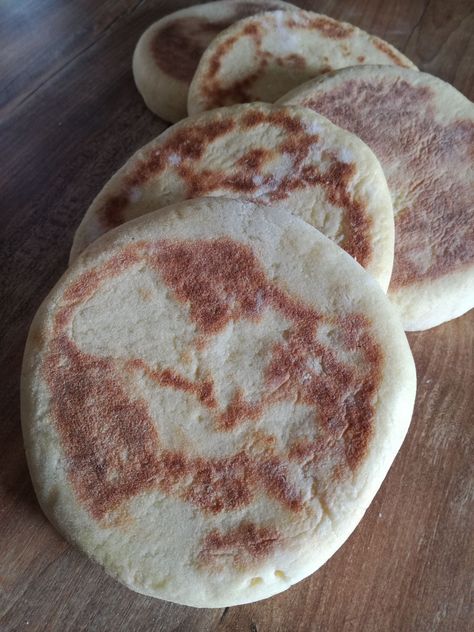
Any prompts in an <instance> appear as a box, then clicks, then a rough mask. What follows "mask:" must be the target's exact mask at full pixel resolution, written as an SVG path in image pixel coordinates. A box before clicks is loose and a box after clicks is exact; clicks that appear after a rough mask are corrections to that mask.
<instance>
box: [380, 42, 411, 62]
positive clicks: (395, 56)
mask: <svg viewBox="0 0 474 632" xmlns="http://www.w3.org/2000/svg"><path fill="white" fill-rule="evenodd" d="M372 43H373V45H374V46H375V47H376V48H378V49H379V51H381V52H382V53H384V55H387V57H388V58H389V59H390V61H391V62H392V63H393V64H395V65H396V66H401V67H402V68H410V67H411V66H410V64H407V62H406V61H405V60H404V59H402V57H401V56H400V55H399V53H398V52H397V51H396V50H394V49H393V48H392V47H391V46H389V44H387V42H384V41H383V40H381V39H379V38H378V37H374V38H373V39H372Z"/></svg>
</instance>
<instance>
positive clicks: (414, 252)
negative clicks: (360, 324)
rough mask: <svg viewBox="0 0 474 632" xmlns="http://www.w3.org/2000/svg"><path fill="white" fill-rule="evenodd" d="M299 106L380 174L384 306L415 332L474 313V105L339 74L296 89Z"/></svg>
mask: <svg viewBox="0 0 474 632" xmlns="http://www.w3.org/2000/svg"><path fill="white" fill-rule="evenodd" d="M282 103H286V104H288V103H290V104H299V105H305V106H307V107H310V108H312V109H314V111H316V112H319V113H321V114H324V115H325V116H327V117H328V118H330V119H331V120H332V121H334V123H336V124H337V125H340V126H341V127H344V128H346V129H348V130H349V131H351V132H354V133H355V134H357V135H358V136H360V138H362V140H364V141H365V142H366V143H367V144H368V145H369V147H371V148H372V149H373V150H374V152H375V154H376V155H377V157H378V158H379V159H380V162H381V164H382V166H383V168H384V171H385V175H386V176H387V181H388V184H389V188H390V190H391V193H392V199H393V209H394V213H395V264H394V269H393V276H392V281H391V285H390V289H389V296H390V298H391V299H392V300H393V301H394V302H395V303H396V304H397V306H398V307H399V309H400V313H401V316H402V320H403V323H404V326H405V329H406V330H408V331H416V330H421V329H428V328H430V327H434V326H435V325H439V324H440V323H443V322H445V321H447V320H450V319H451V318H456V317H457V316H460V315H461V314H464V313H465V312H467V311H468V310H469V309H471V308H472V307H474V170H473V161H474V105H473V104H472V103H471V101H469V100H468V99H466V98H465V97H464V96H463V95H462V94H461V93H460V92H458V91H457V90H456V89H455V88H453V87H452V86H451V85H449V84H448V83H445V82H444V81H441V79H438V78H436V77H433V76H432V75H429V74H426V73H419V72H413V71H411V70H404V69H401V68H389V67H387V66H365V67H359V68H347V69H345V70H340V71H338V72H336V73H332V74H331V75H327V76H325V77H321V79H319V80H315V81H312V82H309V83H307V84H306V85H304V86H301V88H300V89H297V90H295V91H294V92H292V93H290V94H289V95H287V96H286V97H283V99H282Z"/></svg>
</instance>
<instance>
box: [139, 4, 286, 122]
mask: <svg viewBox="0 0 474 632" xmlns="http://www.w3.org/2000/svg"><path fill="white" fill-rule="evenodd" d="M292 7H293V5H291V4H289V3H287V2H280V1H279V0H251V1H248V0H247V1H246V0H221V1H219V2H208V3H206V4H198V5H194V6H191V7H187V8H185V9H181V10H180V11H175V12H174V13H171V14H170V15H167V16H166V17H164V18H162V19H161V20H158V21H157V22H155V23H154V24H152V25H151V26H150V27H149V28H148V29H147V30H146V31H145V32H144V33H143V35H142V36H141V37H140V39H139V41H138V44H137V46H136V48H135V52H134V55H133V76H134V78H135V83H136V85H137V88H138V91H139V92H140V94H141V95H142V97H143V99H144V101H145V103H146V105H147V106H148V107H149V108H150V110H151V111H152V112H154V113H155V114H158V116H161V118H163V119H164V120H165V121H172V122H176V121H179V120H181V119H182V118H184V117H185V116H186V115H187V100H188V89H189V84H190V83H191V79H192V78H193V75H194V72H195V70H196V68H197V65H198V63H199V59H200V58H201V55H202V54H203V52H204V51H205V50H206V48H207V46H208V45H209V43H210V42H211V40H212V39H213V38H214V37H215V36H216V35H217V34H218V33H219V32H220V31H222V30H223V29H226V28H227V27H228V26H230V25H231V24H233V23H234V22H235V21H236V20H240V19H241V18H244V17H247V16H249V15H254V14H255V13H259V12H261V11H271V10H273V9H280V10H281V9H285V8H292Z"/></svg>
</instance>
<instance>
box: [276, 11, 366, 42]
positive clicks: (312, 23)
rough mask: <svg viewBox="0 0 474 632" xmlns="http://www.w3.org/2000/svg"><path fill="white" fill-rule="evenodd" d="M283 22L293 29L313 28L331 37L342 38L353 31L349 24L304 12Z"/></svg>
mask: <svg viewBox="0 0 474 632" xmlns="http://www.w3.org/2000/svg"><path fill="white" fill-rule="evenodd" d="M285 24H286V25H287V26H288V27H289V28H293V29H313V30H315V31H319V32H320V33H321V34H322V35H324V36H325V37H328V38H331V39H343V38H344V37H348V36H349V35H350V34H351V33H352V32H353V31H354V27H353V26H351V25H350V24H343V23H342V22H337V20H332V19H331V18H328V17H324V16H318V17H311V14H306V13H304V12H302V13H301V14H300V15H298V19H297V20H295V19H293V18H291V17H290V18H287V19H286V21H285Z"/></svg>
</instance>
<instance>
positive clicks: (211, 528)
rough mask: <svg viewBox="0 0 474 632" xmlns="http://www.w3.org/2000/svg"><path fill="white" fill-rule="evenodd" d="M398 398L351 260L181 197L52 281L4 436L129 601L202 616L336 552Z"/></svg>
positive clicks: (355, 515) (400, 413)
mask: <svg viewBox="0 0 474 632" xmlns="http://www.w3.org/2000/svg"><path fill="white" fill-rule="evenodd" d="M414 394H415V368H414V364H413V359H412V356H411V353H410V349H409V346H408V343H407V340H406V337H405V334H404V332H403V329H402V327H401V324H400V321H399V319H398V316H397V315H396V312H395V310H394V308H393V307H392V305H391V303H390V302H389V301H388V299H387V298H386V296H385V295H384V293H383V292H382V290H381V289H380V286H379V285H378V283H377V282H376V281H375V280H374V279H373V278H372V277H371V276H370V275H369V274H367V273H366V272H365V271H364V270H363V268H362V267H361V266H359V265H358V264H357V263H356V262H355V261H354V260H353V259H352V258H351V257H349V256H348V255H347V254H346V253H345V252H344V251H343V250H342V249H340V248H338V247H337V246H336V245H335V244H334V243H333V242H331V241H330V240H329V239H327V238H326V237H324V236H323V235H322V234H321V233H319V232H318V231H316V230H315V229H314V228H312V227H311V226H309V225H308V224H306V223H305V222H303V221H302V220H301V219H299V218H296V217H294V216H291V215H290V214H288V213H286V212H284V211H282V210H273V211H270V210H269V209H255V208H254V207H253V205H252V204H251V203H248V202H247V203H246V202H242V201H235V200H225V199H216V198H210V199H199V200H192V201H188V202H185V203H180V204H177V205H175V206H173V207H170V208H169V209H167V211H166V213H163V212H161V213H153V214H149V215H147V216H145V217H142V218H140V219H138V220H135V221H133V222H130V223H129V224H126V225H124V226H122V227H120V228H118V229H116V230H115V231H112V232H110V233H109V234H108V235H106V236H104V237H103V238H102V239H100V240H98V241H97V242H95V243H94V244H92V245H91V246H90V247H89V248H88V249H87V250H86V251H85V252H84V254H83V255H82V256H81V257H80V258H79V259H78V260H77V261H76V262H75V263H74V265H73V266H72V267H70V268H69V270H68V271H67V272H66V274H65V275H64V276H63V278H62V279H61V281H60V282H59V283H58V284H57V286H56V287H55V288H54V289H53V291H52V292H51V293H50V295H49V296H48V298H47V299H46V300H45V302H44V303H43V305H42V307H41V308H40V310H39V312H38V314H37V315H36V317H35V320H34V323H33V325H32V327H31V331H30V334H29V338H28V343H27V348H26V351H25V358H24V365H23V381H22V420H23V433H24V439H25V445H26V453H27V456H28V463H29V467H30V471H31V475H32V478H33V481H34V485H35V489H36V493H37V495H38V498H39V501H40V504H41V506H42V508H43V509H44V511H45V513H46V514H47V515H48V517H49V518H50V520H51V521H52V522H53V523H54V524H55V525H57V526H58V528H59V529H60V530H61V531H62V532H63V533H64V534H65V535H66V536H67V537H68V539H70V540H71V541H73V542H75V543H76V544H77V545H78V546H79V547H80V548H81V549H82V550H84V551H85V552H86V553H87V555H89V556H90V557H92V558H94V559H95V560H97V561H98V562H99V563H100V564H102V565H103V566H104V567H105V569H106V570H107V572H108V573H110V574H111V575H113V576H115V577H116V578H117V579H119V580H120V581H121V582H123V583H125V584H126V585H127V586H129V587H130V588H132V589H134V590H136V591H139V592H142V593H145V594H149V595H153V596H156V597H160V598H162V599H167V600H171V601H175V602H178V603H183V604H187V605H191V606H203V607H214V606H215V607H218V606H219V607H221V606H231V605H235V604H239V603H245V602H250V601H256V600H258V599H263V598H265V597H269V596H271V595H273V594H275V593H278V592H280V591H282V590H285V589H286V588H288V587H289V586H291V585H292V584H294V583H295V582H297V581H299V580H300V579H302V578H304V577H306V576H307V575H309V574H310V573H312V572H313V571H314V570H316V569H317V568H318V567H319V566H320V565H321V564H322V563H324V562H325V561H326V560H327V559H328V558H329V556H330V555H332V554H333V553H334V552H335V551H336V549H337V548H338V547H339V546H340V545H341V544H342V543H343V542H344V540H345V539H346V538H347V537H348V536H349V534H350V533H351V531H352V530H353V529H354V528H355V526H356V525H357V523H358V522H359V520H360V519H361V518H362V516H363V514H364V511H365V510H366V508H367V507H368V505H369V503H370V501H371V500H372V498H373V496H374V495H375V493H376V491H377V489H378V488H379V486H380V484H381V482H382V480H383V478H384V476H385V475H386V473H387V471H388V469H389V467H390V465H391V463H392V461H393V459H394V457H395V455H396V453H397V451H398V449H399V447H400V444H401V442H402V440H403V438H404V435H405V433H406V431H407V428H408V425H409V421H410V417H411V413H412V408H413V401H414ZM407 500H408V499H407Z"/></svg>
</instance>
